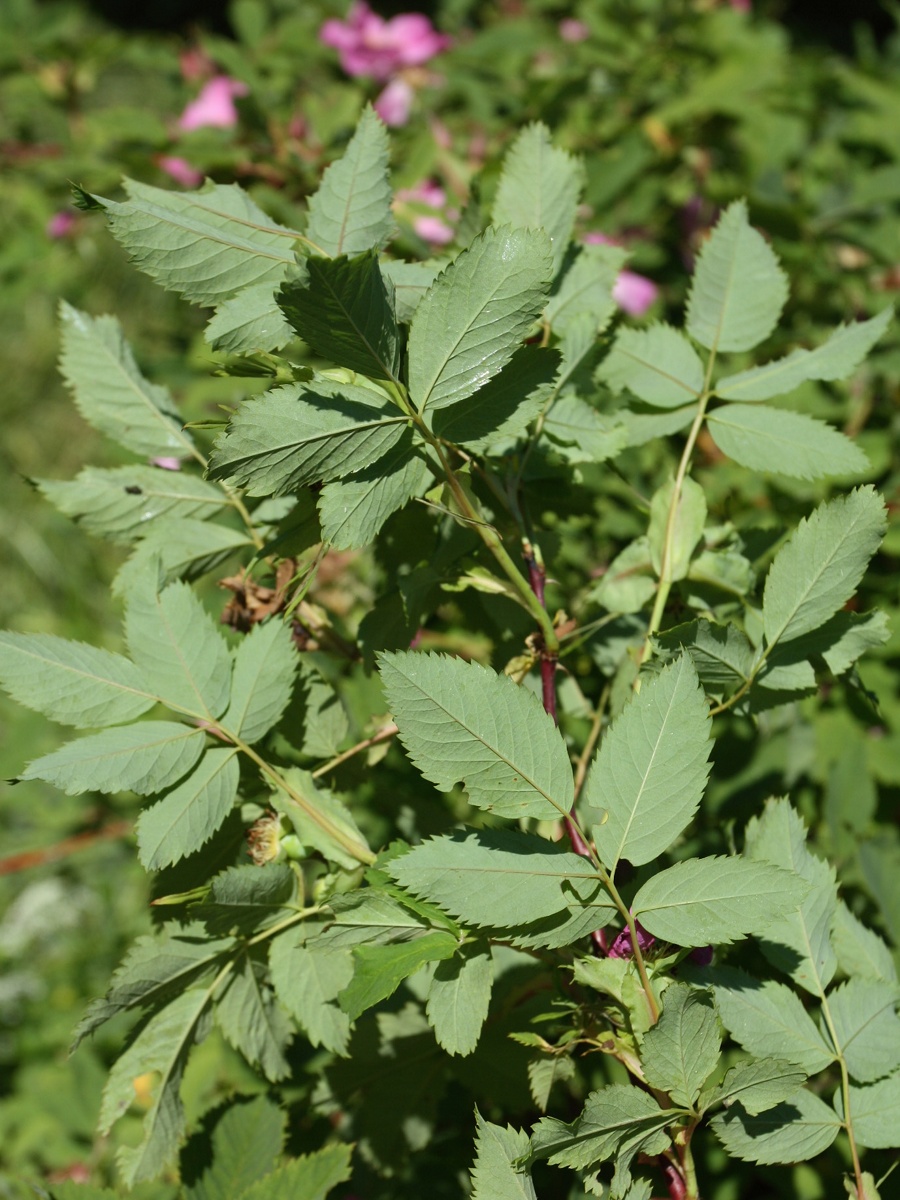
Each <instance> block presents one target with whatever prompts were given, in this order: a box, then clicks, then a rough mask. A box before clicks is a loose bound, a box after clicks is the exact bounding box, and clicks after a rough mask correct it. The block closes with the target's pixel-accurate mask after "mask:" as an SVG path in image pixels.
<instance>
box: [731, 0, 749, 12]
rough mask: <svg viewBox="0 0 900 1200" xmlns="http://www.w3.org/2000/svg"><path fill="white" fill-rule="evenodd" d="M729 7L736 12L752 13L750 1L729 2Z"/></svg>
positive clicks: (734, 0) (736, 0)
mask: <svg viewBox="0 0 900 1200" xmlns="http://www.w3.org/2000/svg"><path fill="white" fill-rule="evenodd" d="M731 7H732V8H733V9H735V10H736V11H737V12H752V11H753V4H752V3H751V0H731Z"/></svg>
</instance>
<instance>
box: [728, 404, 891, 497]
mask: <svg viewBox="0 0 900 1200" xmlns="http://www.w3.org/2000/svg"><path fill="white" fill-rule="evenodd" d="M707 422H708V425H709V432H710V434H711V435H712V438H713V441H714V442H715V443H716V445H717V446H718V447H719V449H720V450H721V451H722V453H723V454H727V455H728V457H729V458H732V459H734V461H735V462H736V463H740V464H741V466H742V467H749V468H750V469H751V470H753V471H765V472H766V473H769V474H777V475H790V476H791V477H792V478H794V479H822V478H824V477H825V476H828V475H858V474H859V473H860V472H863V471H866V470H867V469H868V466H869V460H868V459H867V458H866V456H865V454H863V452H862V450H860V449H859V447H858V446H856V445H854V443H853V442H851V441H850V439H849V438H847V437H845V436H844V434H842V433H839V432H838V430H837V429H832V427H831V426H830V425H826V424H825V422H824V421H817V420H816V418H815V417H808V416H807V415H806V414H805V413H795V412H785V411H784V410H783V409H780V408H770V407H769V406H768V405H763V404H725V405H723V406H722V407H721V408H716V409H714V410H713V411H712V412H711V413H710V414H709V416H708V418H707Z"/></svg>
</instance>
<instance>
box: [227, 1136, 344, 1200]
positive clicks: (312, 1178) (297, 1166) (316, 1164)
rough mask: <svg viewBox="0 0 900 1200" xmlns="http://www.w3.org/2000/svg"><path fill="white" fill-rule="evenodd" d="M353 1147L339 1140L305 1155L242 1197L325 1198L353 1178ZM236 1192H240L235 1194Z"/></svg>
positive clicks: (248, 1199)
mask: <svg viewBox="0 0 900 1200" xmlns="http://www.w3.org/2000/svg"><path fill="white" fill-rule="evenodd" d="M350 1155H351V1147H350V1146H344V1145H341V1144H340V1143H336V1144H334V1145H332V1146H324V1147H323V1148H322V1149H321V1150H316V1151H315V1152H314V1153H313V1154H302V1155H301V1156H300V1157H299V1158H294V1159H291V1161H290V1162H288V1163H286V1164H285V1166H283V1167H279V1168H278V1170H277V1171H273V1172H272V1174H271V1175H266V1176H265V1177H264V1178H263V1179H259V1180H257V1182H256V1183H254V1184H253V1185H252V1187H249V1188H247V1190H246V1191H245V1192H242V1193H241V1200H300V1197H301V1196H302V1197H303V1200H324V1198H325V1196H326V1195H327V1194H328V1193H329V1192H330V1191H331V1189H332V1188H335V1187H337V1185H338V1184H339V1183H343V1182H344V1181H345V1180H347V1179H349V1178H350ZM232 1195H236V1193H234V1192H233V1193H232Z"/></svg>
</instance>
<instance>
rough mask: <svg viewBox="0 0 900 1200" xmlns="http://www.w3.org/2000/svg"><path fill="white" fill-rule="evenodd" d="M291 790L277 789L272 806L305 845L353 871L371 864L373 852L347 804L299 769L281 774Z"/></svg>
mask: <svg viewBox="0 0 900 1200" xmlns="http://www.w3.org/2000/svg"><path fill="white" fill-rule="evenodd" d="M280 775H281V778H282V779H283V780H284V782H285V783H286V784H287V785H288V787H289V788H290V792H289V793H288V792H286V791H285V790H284V789H283V788H276V789H275V791H274V792H273V795H272V803H273V805H274V806H275V808H277V809H278V811H279V812H282V813H284V815H285V816H286V817H287V818H288V819H289V820H290V822H291V824H292V825H293V827H294V832H295V833H296V834H297V836H298V837H299V839H300V841H301V842H303V843H304V845H306V846H311V847H313V848H314V849H316V850H318V851H319V852H320V853H321V854H322V855H323V857H324V858H326V859H328V861H329V862H334V863H337V864H338V865H339V866H341V867H344V869H345V870H348V871H352V870H354V868H356V867H358V866H359V864H360V862H371V860H372V857H373V856H372V852H371V851H370V850H369V847H368V845H367V844H366V839H365V838H364V837H363V835H362V834H361V833H360V831H359V828H358V827H357V824H356V822H355V821H354V820H353V815H352V814H351V812H350V810H349V809H348V808H347V807H346V805H345V804H344V803H343V802H342V801H341V800H339V799H338V798H337V796H333V795H332V794H331V792H329V791H328V790H327V789H325V788H319V787H317V786H316V783H315V780H314V779H313V777H312V776H311V775H310V774H309V773H308V772H306V771H301V770H300V768H299V767H287V768H284V769H283V770H282V771H281V772H280Z"/></svg>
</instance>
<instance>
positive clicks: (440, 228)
mask: <svg viewBox="0 0 900 1200" xmlns="http://www.w3.org/2000/svg"><path fill="white" fill-rule="evenodd" d="M412 225H413V229H414V230H415V231H416V233H417V234H418V235H419V237H420V238H422V239H423V240H424V241H426V242H430V243H431V244H432V246H446V245H447V243H448V242H452V241H453V237H454V233H453V230H452V229H451V228H450V226H449V225H448V224H447V223H446V221H442V220H441V218H440V217H416V218H415V220H414V221H413V223H412Z"/></svg>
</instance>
